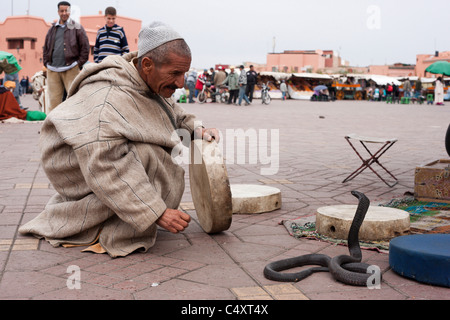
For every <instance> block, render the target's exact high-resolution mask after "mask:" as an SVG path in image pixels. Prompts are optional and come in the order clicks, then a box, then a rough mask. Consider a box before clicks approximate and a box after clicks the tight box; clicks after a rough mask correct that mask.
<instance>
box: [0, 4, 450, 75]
mask: <svg viewBox="0 0 450 320" xmlns="http://www.w3.org/2000/svg"><path fill="white" fill-rule="evenodd" d="M58 2H59V0H55V1H49V0H43V1H42V0H0V4H1V10H0V22H3V21H4V20H5V18H6V17H7V16H9V15H11V12H13V13H14V15H24V14H27V10H28V7H29V14H30V15H34V16H40V17H43V18H44V19H45V20H46V21H49V22H51V21H53V20H55V19H56V18H58V15H57V3H58ZM69 2H70V3H71V4H72V7H73V8H75V9H77V8H79V11H80V13H81V15H94V14H98V12H99V11H100V10H102V11H104V9H105V8H106V7H107V6H114V7H116V9H117V10H118V14H119V15H124V16H128V17H133V18H137V19H141V20H142V24H143V25H146V24H149V23H150V22H152V21H156V20H159V21H164V22H166V23H168V24H169V25H171V26H172V27H173V28H175V29H176V30H177V31H178V32H179V33H180V34H181V35H182V36H183V37H184V38H185V39H186V41H187V43H188V44H189V45H190V47H191V50H192V53H193V61H192V66H193V67H196V68H209V67H211V66H214V64H217V63H223V64H235V65H237V64H240V63H242V62H244V61H251V62H256V63H266V54H267V53H268V52H272V51H273V49H274V48H275V52H282V51H284V50H311V49H324V50H325V49H326V50H335V51H336V52H338V53H339V55H340V56H341V57H342V58H343V59H345V60H347V61H349V62H350V65H352V66H367V65H370V64H392V63H396V62H401V63H408V64H415V61H416V54H421V53H423V54H433V53H434V52H435V50H438V51H448V50H450V22H449V12H450V1H449V0H426V1H424V0H421V1H419V0H409V1H408V0H341V1H336V0H322V1H311V0H309V1H303V0H222V1H218V0H208V1H201V0H172V1H171V0H165V1H161V0H158V1H156V0H69ZM12 4H13V7H12V8H11V5H12ZM28 5H29V6H28ZM119 24H120V21H119ZM125 31H126V30H125ZM274 39H275V41H274Z"/></svg>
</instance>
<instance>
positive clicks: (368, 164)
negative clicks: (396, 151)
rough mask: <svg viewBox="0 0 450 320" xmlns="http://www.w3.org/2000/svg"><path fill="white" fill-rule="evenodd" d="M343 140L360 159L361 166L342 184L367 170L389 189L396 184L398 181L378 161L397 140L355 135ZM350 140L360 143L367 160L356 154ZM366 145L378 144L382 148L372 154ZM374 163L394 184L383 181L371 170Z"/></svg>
mask: <svg viewBox="0 0 450 320" xmlns="http://www.w3.org/2000/svg"><path fill="white" fill-rule="evenodd" d="M345 139H346V140H347V142H348V143H349V144H350V146H351V147H352V149H353V150H354V151H355V152H356V154H357V155H358V157H359V158H360V159H361V161H362V165H361V166H360V167H359V168H358V169H356V170H355V171H353V172H352V173H351V174H350V175H349V176H348V177H347V178H345V179H344V180H343V181H342V183H344V182H347V181H350V180H352V179H353V178H355V177H356V176H357V175H359V174H360V173H361V172H363V171H364V170H366V169H367V168H369V169H370V170H372V172H373V173H375V174H376V175H377V177H378V178H380V179H381V180H382V181H383V182H384V183H385V184H387V185H388V186H389V187H391V188H392V187H393V186H395V185H396V184H397V183H398V179H397V178H396V177H395V176H394V175H393V174H392V173H391V172H389V170H387V169H386V168H385V167H384V166H383V165H382V164H381V163H380V162H379V160H378V159H379V158H380V157H381V156H382V155H383V154H384V153H385V152H386V151H388V150H389V148H391V147H392V146H393V145H394V143H395V142H397V139H383V138H373V137H364V136H359V135H356V134H349V135H347V136H345ZM351 139H353V140H358V141H359V142H360V143H361V145H362V146H363V147H364V149H366V151H367V152H368V153H369V155H370V157H369V158H367V159H364V158H363V157H362V156H361V154H360V153H359V152H358V150H356V148H355V146H354V145H353V144H352V142H351V141H350V140H351ZM367 143H378V144H382V146H381V148H380V149H378V151H377V152H375V153H373V152H371V151H370V150H369V148H368V147H367V146H366V144H367ZM374 163H376V164H378V165H379V166H380V167H381V168H383V169H384V171H386V172H387V173H388V174H389V175H390V176H391V177H392V178H393V179H394V180H395V182H393V183H391V184H389V183H388V182H387V181H386V180H385V179H383V178H382V177H381V176H380V175H379V174H378V173H377V172H376V171H375V170H374V169H373V168H372V164H374Z"/></svg>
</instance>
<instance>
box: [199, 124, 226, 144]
mask: <svg viewBox="0 0 450 320" xmlns="http://www.w3.org/2000/svg"><path fill="white" fill-rule="evenodd" d="M195 138H202V139H203V140H206V141H212V140H215V141H216V142H219V140H220V136H219V131H218V130H217V129H214V128H210V129H205V128H200V127H198V128H197V129H195Z"/></svg>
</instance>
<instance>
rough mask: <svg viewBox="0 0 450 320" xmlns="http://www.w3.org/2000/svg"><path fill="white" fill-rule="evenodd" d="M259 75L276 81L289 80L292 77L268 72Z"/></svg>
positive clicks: (282, 73)
mask: <svg viewBox="0 0 450 320" xmlns="http://www.w3.org/2000/svg"><path fill="white" fill-rule="evenodd" d="M259 75H260V76H262V77H273V78H274V79H275V80H276V81H281V80H289V79H290V78H291V76H292V75H291V74H290V73H284V72H270V71H263V72H260V73H259Z"/></svg>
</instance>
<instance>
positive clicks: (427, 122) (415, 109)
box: [0, 96, 450, 300]
mask: <svg viewBox="0 0 450 320" xmlns="http://www.w3.org/2000/svg"><path fill="white" fill-rule="evenodd" d="M22 100H23V101H24V103H25V105H28V106H30V108H31V109H36V108H37V104H36V102H35V101H34V100H32V98H31V97H30V96H27V97H24V98H23V99H22ZM185 107H186V109H188V110H189V111H192V112H194V113H196V114H197V115H199V117H200V118H201V119H202V120H203V122H204V124H205V125H206V126H215V127H217V128H219V129H220V130H221V132H222V133H224V134H226V130H227V129H228V130H230V129H234V130H238V129H243V130H248V129H252V130H259V129H265V130H270V129H275V130H278V133H279V138H280V139H279V140H280V145H279V148H277V147H276V146H274V145H272V150H271V153H267V155H268V154H271V155H272V156H273V157H272V158H271V159H272V162H275V155H276V154H277V153H276V151H277V150H278V149H279V154H278V155H279V169H278V171H277V172H276V174H273V175H263V174H261V169H264V168H266V169H267V168H268V167H269V166H270V164H268V163H267V162H266V163H261V162H260V161H258V163H256V164H250V163H249V161H246V163H243V164H237V163H236V162H237V160H236V161H234V162H235V163H233V164H228V165H227V169H228V173H229V178H230V182H231V183H251V184H267V185H271V186H275V187H277V188H279V189H281V191H282V199H283V204H282V208H281V209H280V210H277V211H274V212H270V213H263V214H258V215H234V216H233V223H232V225H231V227H230V229H229V230H227V231H225V232H222V233H220V234H216V235H208V234H205V233H204V232H203V231H202V229H201V228H200V226H199V224H198V222H197V220H196V214H195V210H194V208H193V205H192V199H191V195H190V191H189V179H188V175H187V174H186V192H185V194H184V196H183V200H182V204H181V207H182V208H183V210H185V211H186V212H188V213H189V214H190V215H191V216H192V217H193V218H194V219H193V222H192V223H191V224H190V226H189V228H188V229H187V230H186V231H185V232H183V233H182V234H171V233H168V232H165V231H163V230H159V233H158V239H157V243H156V245H155V247H154V248H152V249H151V250H150V251H149V252H147V253H145V254H142V253H134V254H132V255H130V256H128V257H125V258H118V259H111V258H110V257H109V256H107V255H106V254H102V255H95V254H92V253H87V252H80V248H71V249H68V248H62V247H59V248H53V247H52V246H50V245H49V244H48V243H47V242H46V241H43V240H40V241H39V240H37V239H34V238H33V237H31V236H23V235H20V234H18V232H17V229H18V226H19V225H21V224H23V223H25V222H27V221H29V220H30V219H32V218H33V217H35V216H36V215H37V214H38V213H39V212H41V211H42V210H43V208H44V206H45V204H46V202H47V201H48V199H49V198H50V196H51V195H52V194H53V192H54V191H53V189H52V186H51V185H50V184H49V181H48V180H47V178H46V176H45V173H44V172H43V170H42V167H41V165H40V163H39V158H40V154H39V150H38V147H37V143H38V139H39V130H40V124H39V123H26V124H1V123H0V159H1V161H0V169H1V172H2V178H1V179H0V299H96V300H98V299H131V300H133V299H135V300H141V299H151V300H160V299H169V300H183V299H192V300H200V299H206V300H234V299H242V300H250V299H258V300H266V299H267V300H277V299H281V300H288V299H295V300H302V299H310V300H317V299H331V300H335V299H336V300H338V299H339V300H340V299H348V300H373V299H384V300H405V299H449V298H450V293H449V292H450V290H449V289H447V288H442V287H435V286H429V285H426V284H421V283H418V282H415V281H413V280H409V279H406V278H403V277H401V276H399V275H397V274H395V273H394V272H393V271H392V270H391V269H390V268H389V263H388V254H385V253H378V252H375V251H368V250H364V252H363V260H364V261H365V262H367V263H374V264H377V265H378V266H380V268H381V270H382V272H383V280H382V283H381V288H380V289H374V290H369V289H367V288H360V287H352V286H348V285H344V284H341V283H338V282H336V281H334V280H333V279H332V278H331V276H330V274H329V273H317V274H314V275H312V276H311V277H309V278H307V279H305V280H303V281H301V282H298V283H279V282H275V281H270V280H267V279H265V278H264V276H263V273H262V271H263V268H264V266H265V265H266V264H267V263H268V262H270V261H274V260H279V259H282V258H285V257H293V256H298V255H302V254H307V253H316V252H317V253H325V254H329V255H331V256H335V255H337V254H342V253H346V252H347V248H345V247H341V246H334V245H332V244H329V243H326V242H321V241H315V240H306V239H302V240H298V239H294V238H293V237H291V236H290V235H289V234H288V233H287V231H286V229H285V228H284V227H283V226H282V225H279V222H280V221H281V220H283V219H293V218H297V217H301V216H310V215H312V214H314V213H315V210H316V209H317V208H318V207H320V206H324V205H333V204H344V203H345V204H354V203H355V198H354V197H353V196H351V195H350V191H351V190H358V191H361V192H364V193H365V194H366V195H367V196H368V197H369V199H371V201H372V203H377V202H381V201H387V200H390V199H392V198H394V197H399V196H401V195H403V194H404V193H405V192H407V191H413V189H414V169H415V167H416V166H418V165H420V164H425V163H428V162H431V161H434V160H436V159H441V158H447V155H446V153H445V149H444V140H443V139H444V135H445V130H446V128H447V126H448V123H449V119H450V107H449V106H427V105H421V106H419V105H398V104H396V105H387V104H385V103H375V102H356V101H341V102H315V103H313V102H309V101H285V102H282V101H273V102H272V103H271V104H270V105H269V106H265V105H261V104H260V103H259V100H256V101H255V103H254V104H253V105H252V106H248V107H237V106H226V105H215V104H205V105H199V104H193V105H185ZM352 132H355V133H358V134H361V135H367V136H382V137H396V138H398V139H399V141H398V143H397V144H395V145H394V147H393V148H392V149H391V150H390V151H389V152H388V153H387V154H386V155H385V156H383V157H382V159H384V164H385V165H386V167H388V168H389V169H390V170H391V171H392V172H393V173H394V174H395V175H396V176H397V178H398V179H399V183H398V184H397V185H396V186H395V187H393V188H389V187H387V186H386V185H385V184H384V183H383V182H382V181H381V180H379V179H378V178H377V177H376V176H375V175H374V174H373V173H371V172H370V171H368V170H366V172H364V173H363V174H361V175H360V176H358V177H357V178H355V179H354V180H353V181H351V182H348V183H345V184H342V183H341V181H342V180H343V178H344V177H345V176H346V175H348V174H349V173H350V172H351V171H353V170H354V169H355V168H357V167H358V166H359V165H360V160H359V159H358V158H357V157H356V155H355V154H354V152H353V151H352V150H351V149H350V147H349V146H348V144H347V142H346V141H345V140H344V136H345V135H346V134H348V133H352ZM258 133H259V132H258ZM223 142H224V143H225V142H226V135H225V138H224V139H223ZM248 152H250V149H249V151H248ZM227 153H228V152H227ZM227 153H225V154H224V155H225V157H226V156H227ZM230 154H231V153H228V157H230V158H231V156H232V155H231V156H230ZM235 156H237V155H236V154H235ZM230 158H228V160H230V161H231V160H232V159H230ZM258 160H263V159H262V158H258ZM232 162H233V161H232ZM186 173H187V171H186ZM71 266H76V268H79V269H78V270H79V271H80V276H81V278H80V279H81V283H80V288H79V289H77V288H74V289H69V287H71V285H73V284H74V283H72V282H70V280H71V279H72V276H73V275H75V273H74V272H76V271H71V270H72V269H70V268H71ZM68 280H69V281H68Z"/></svg>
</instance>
